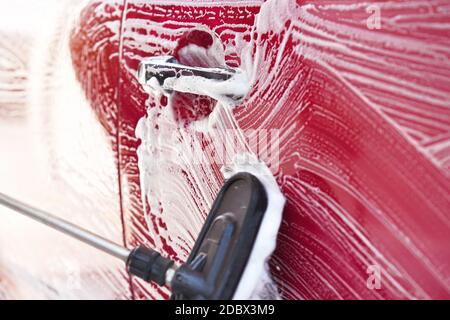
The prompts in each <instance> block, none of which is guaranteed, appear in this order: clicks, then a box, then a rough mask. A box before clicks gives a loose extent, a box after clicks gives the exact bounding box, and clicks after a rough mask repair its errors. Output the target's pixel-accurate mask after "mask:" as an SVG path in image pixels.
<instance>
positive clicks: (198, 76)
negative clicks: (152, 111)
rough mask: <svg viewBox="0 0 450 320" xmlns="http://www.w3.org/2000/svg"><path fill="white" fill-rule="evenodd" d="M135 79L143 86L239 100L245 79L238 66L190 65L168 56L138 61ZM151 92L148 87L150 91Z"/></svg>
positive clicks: (218, 98)
mask: <svg viewBox="0 0 450 320" xmlns="http://www.w3.org/2000/svg"><path fill="white" fill-rule="evenodd" d="M138 80H139V83H140V84H141V85H142V86H143V87H144V88H148V87H150V89H153V90H155V89H162V90H163V91H164V92H165V93H167V94H171V93H172V92H173V91H178V92H185V93H193V94H199V95H206V96H210V97H212V98H214V99H216V100H221V99H222V98H224V97H225V98H227V99H231V100H233V101H239V100H241V99H242V98H244V96H245V95H246V93H247V92H248V81H247V79H246V77H245V75H244V74H243V72H242V71H241V70H239V69H231V68H204V67H191V66H186V65H183V64H180V63H178V61H177V60H176V58H174V57H172V56H156V57H150V58H146V59H144V60H142V61H141V63H140V64H139V68H138ZM150 91H151V90H150Z"/></svg>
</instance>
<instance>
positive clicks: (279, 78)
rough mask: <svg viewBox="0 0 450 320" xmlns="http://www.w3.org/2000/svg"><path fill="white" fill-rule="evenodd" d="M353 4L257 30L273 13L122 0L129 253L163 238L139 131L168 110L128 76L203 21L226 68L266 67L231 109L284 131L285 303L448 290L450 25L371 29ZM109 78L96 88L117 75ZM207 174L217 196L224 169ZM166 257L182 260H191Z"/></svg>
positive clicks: (393, 20) (280, 273)
mask: <svg viewBox="0 0 450 320" xmlns="http://www.w3.org/2000/svg"><path fill="white" fill-rule="evenodd" d="M150 3H151V2H150ZM355 3H356V2H349V1H321V2H317V1H314V2H311V3H309V2H306V1H305V2H301V3H297V4H295V3H294V2H291V3H290V8H289V10H288V12H286V10H284V9H283V8H282V6H280V7H279V9H276V6H274V7H273V8H272V10H273V11H275V12H271V14H272V16H269V17H264V16H261V17H260V18H259V19H260V20H259V21H260V25H257V24H256V23H255V19H258V18H257V17H258V15H259V12H260V10H266V11H267V10H269V11H270V8H269V9H267V8H266V9H260V4H252V5H250V4H246V2H244V1H242V2H240V1H237V2H236V3H234V4H232V5H220V4H215V3H214V4H208V5H206V4H205V5H200V4H197V5H195V6H193V5H190V4H176V5H175V4H174V5H172V4H170V3H168V4H164V5H152V4H149V2H148V1H145V2H140V1H128V3H127V4H126V6H125V11H124V16H123V17H122V35H121V41H122V51H121V52H120V56H121V58H120V81H119V89H118V90H119V91H118V93H117V97H118V121H119V125H118V126H117V130H118V132H117V134H118V143H119V146H118V150H119V171H120V179H121V186H122V187H121V192H122V214H123V220H124V234H125V240H126V244H127V245H128V246H132V245H135V244H137V243H140V242H149V243H150V244H154V237H155V236H154V235H151V234H150V233H149V231H148V230H149V229H151V228H150V226H149V225H148V224H149V223H150V224H155V225H160V226H161V224H163V223H164V221H157V220H158V219H156V218H154V219H153V218H151V217H152V213H151V212H143V209H142V208H143V204H142V203H141V194H140V187H139V172H138V170H139V169H138V167H137V155H136V148H137V147H138V146H139V144H140V141H138V139H136V138H135V135H134V129H135V127H136V124H137V121H138V120H139V119H140V118H141V117H143V116H145V113H146V112H145V108H146V107H151V108H152V107H153V108H154V107H160V108H164V106H165V105H166V103H163V104H161V105H158V104H155V102H152V98H151V97H150V98H149V97H148V95H147V94H145V93H144V92H143V91H142V90H141V89H140V87H139V85H138V84H137V82H136V79H135V76H134V72H135V70H136V68H137V65H138V63H139V60H140V59H141V58H143V57H147V56H153V55H161V54H175V55H176V54H177V52H178V51H177V49H176V48H177V46H182V45H183V42H184V41H186V32H188V31H189V30H192V29H195V28H204V27H207V28H208V29H210V30H212V31H213V32H215V34H216V35H217V36H218V37H219V39H220V40H221V41H222V43H223V44H224V47H225V52H227V57H226V60H227V62H228V63H229V64H230V65H231V66H236V65H239V63H240V59H239V58H238V57H239V53H240V50H241V49H242V47H244V46H252V50H251V52H252V53H253V55H254V58H255V60H256V58H258V60H256V61H257V62H256V63H257V66H256V69H257V72H256V74H257V77H256V79H257V80H256V82H255V83H254V84H253V88H252V90H251V92H250V94H249V96H248V97H247V98H246V99H245V100H244V101H243V103H242V104H241V105H239V106H238V107H237V108H236V109H235V110H234V116H235V118H236V120H237V123H238V124H239V126H240V128H242V129H247V128H255V129H261V128H265V129H273V128H276V129H279V130H280V131H281V132H283V133H287V132H289V133H288V135H287V136H284V137H283V138H282V143H281V148H280V152H281V153H280V165H279V169H278V170H277V171H275V172H274V174H275V175H276V177H277V180H278V183H279V184H280V186H281V188H282V190H283V192H284V194H285V195H286V198H287V206H286V209H285V212H284V219H283V223H282V228H281V231H280V235H279V239H278V249H277V251H276V253H275V255H274V257H273V259H272V262H271V266H272V272H273V274H274V276H275V279H276V282H277V283H278V285H279V288H280V290H281V292H282V295H283V297H284V298H290V299H292V298H304V299H317V298H325V299H335V298H348V299H349V298H449V297H450V287H449V286H450V284H449V281H448V279H449V276H450V251H449V250H448V244H449V243H450V217H449V212H450V193H449V191H450V182H449V179H448V175H449V171H448V165H449V159H450V152H449V151H450V149H449V147H448V146H449V143H448V142H449V138H450V136H449V129H450V115H449V107H450V106H449V103H448V101H449V98H450V96H449V92H448V87H449V84H450V80H449V79H450V63H449V51H448V50H449V38H448V32H449V30H448V29H445V28H446V27H443V28H438V27H437V26H438V25H440V24H441V25H442V26H443V24H444V23H445V22H446V21H448V18H449V16H448V14H445V13H444V11H441V12H442V13H439V14H438V13H437V12H440V11H439V10H440V9H442V8H443V7H445V1H433V2H429V1H413V2H411V1H403V2H402V1H386V2H384V3H383V4H382V8H381V14H382V26H383V27H382V29H380V30H369V29H367V26H366V24H365V21H366V19H367V17H368V16H369V13H367V12H366V10H365V9H366V7H367V5H362V4H360V5H355ZM334 4H338V5H340V7H339V6H334ZM266 5H267V6H269V5H270V4H266ZM425 9H427V11H424V10H425ZM276 10H279V12H276ZM422 12H423V14H422V15H420V13H422ZM264 14H266V15H267V12H266V13H264ZM400 17H401V18H400ZM275 18H276V19H279V20H278V21H277V24H278V25H281V27H278V29H274V27H273V26H272V25H271V23H272V22H273V21H270V20H271V19H275ZM264 19H267V21H265V20H264ZM264 24H265V25H267V26H268V28H267V30H264V28H263V27H264ZM260 30H261V31H260ZM237 37H242V38H243V39H240V40H239V41H237V40H236V39H237ZM180 39H181V40H180ZM195 41H197V40H195V39H194V40H193V42H195ZM208 41H209V40H208V39H206V40H204V39H201V40H200V44H202V45H204V44H205V43H207V42H208ZM236 43H237V44H236ZM239 46H241V47H239ZM257 54H259V55H260V56H259V57H256V55H257ZM198 64H199V63H198ZM105 71H106V73H105V74H102V73H100V74H96V75H95V77H93V79H96V77H101V78H102V77H110V76H111V74H110V73H109V72H108V71H109V68H107V69H105ZM115 74H116V72H115V71H113V77H114V76H115ZM115 90H117V88H116V89H115ZM102 94H104V92H102ZM147 99H149V100H148V101H147V102H146V100H147ZM187 101H188V103H183V104H182V105H189V103H193V104H195V101H194V100H189V99H188V100H187ZM175 105H176V104H175ZM94 107H95V105H94ZM193 107H194V108H195V105H194V106H193ZM273 110H276V113H275V114H272V113H271V112H272V111H273ZM99 111H100V112H99V113H98V115H99V118H100V119H104V118H103V117H105V116H107V115H108V112H106V113H104V112H101V111H102V110H99ZM194 114H195V112H194ZM216 138H217V139H220V137H216ZM167 174H168V175H170V174H171V173H170V172H167ZM213 179H214V180H216V181H217V183H216V184H215V185H214V186H215V189H217V186H219V185H220V181H221V176H220V173H218V172H217V171H216V176H215V177H213ZM193 183H194V184H195V182H193ZM215 191H216V190H215ZM212 192H214V190H212ZM199 201H202V199H199ZM204 213H206V212H204ZM146 215H147V217H150V218H149V219H146ZM162 220H164V219H162ZM162 228H164V226H162ZM156 229H158V227H156ZM186 229H188V230H192V229H194V230H192V232H193V234H195V228H192V227H191V226H189V225H186ZM169 231H170V230H169ZM170 236H171V237H176V235H173V234H171V235H170ZM190 246H192V241H191V240H190V242H189V243H188V244H187V245H186V248H187V250H188V249H189V247H190ZM161 249H162V250H163V251H165V253H166V254H168V255H169V256H171V257H173V258H176V259H177V258H178V259H179V260H183V259H184V258H185V257H186V254H187V253H186V252H184V251H183V250H180V248H176V247H175V248H174V247H172V246H171V245H170V244H168V243H166V244H165V245H163V246H162V248H161ZM371 265H377V266H379V267H380V268H381V270H382V280H381V289H378V290H371V289H369V288H368V287H367V278H368V276H369V275H368V274H367V268H368V267H369V266H371ZM132 288H133V291H134V294H135V297H139V298H141V297H156V298H157V297H165V296H166V294H167V291H164V290H163V291H161V290H160V289H158V288H156V287H152V286H149V285H147V284H143V283H141V282H140V281H138V280H133V284H132Z"/></svg>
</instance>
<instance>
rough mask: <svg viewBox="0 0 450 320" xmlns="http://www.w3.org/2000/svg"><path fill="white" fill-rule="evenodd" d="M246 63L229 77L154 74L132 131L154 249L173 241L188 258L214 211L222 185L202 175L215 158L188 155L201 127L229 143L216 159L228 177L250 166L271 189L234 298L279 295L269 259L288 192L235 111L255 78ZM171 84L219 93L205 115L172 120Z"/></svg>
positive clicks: (195, 150) (196, 146) (210, 172)
mask: <svg viewBox="0 0 450 320" xmlns="http://www.w3.org/2000/svg"><path fill="white" fill-rule="evenodd" d="M183 50H184V51H185V52H184V54H183V56H189V52H191V53H192V54H196V55H198V51H199V50H204V49H199V48H196V46H195V45H190V46H188V47H187V48H184V49H183ZM211 50H216V49H214V48H213V49H211ZM214 55H216V56H217V53H208V52H206V53H204V54H203V55H202V56H214ZM222 59H223V57H222V58H220V59H219V60H221V61H219V62H220V63H218V65H220V66H223V65H225V62H224V61H222ZM249 65H251V63H249V61H247V62H246V63H245V64H244V65H243V69H236V74H235V75H234V76H233V77H231V78H230V79H229V80H227V81H215V80H205V79H203V78H200V77H193V76H181V77H180V78H176V77H174V78H169V79H166V80H165V82H164V84H163V85H162V86H161V85H160V84H159V82H158V81H157V80H156V79H154V78H152V79H149V80H148V81H147V86H146V87H145V89H146V91H147V92H148V93H149V94H150V97H149V100H148V102H147V105H148V106H150V105H152V107H148V108H147V116H145V117H143V118H141V119H140V121H139V123H138V125H137V126H136V130H135V131H136V137H138V138H140V139H141V145H140V146H139V148H138V150H137V154H138V166H139V171H140V183H141V189H142V200H143V203H144V204H145V203H146V201H148V203H149V205H150V208H151V215H152V216H151V217H147V224H148V226H149V229H150V232H151V233H152V235H153V238H154V242H155V249H156V250H163V248H164V247H165V246H166V245H169V246H171V247H172V248H173V249H174V250H175V251H176V252H177V254H178V255H179V258H180V259H181V260H185V259H186V258H187V256H188V254H189V248H190V247H192V245H193V243H194V242H195V240H196V239H195V236H196V234H198V232H199V231H200V229H201V227H202V225H203V223H204V219H203V218H201V217H202V215H204V213H205V212H208V211H209V208H210V206H211V205H212V202H213V200H214V196H215V191H216V190H217V189H218V188H219V187H220V186H218V185H205V181H203V178H202V177H204V176H214V175H215V171H214V166H215V165H217V163H209V162H207V163H203V164H201V165H200V166H197V164H193V163H192V158H190V156H189V155H192V154H200V155H201V154H204V153H205V150H204V147H203V146H202V145H201V143H198V142H199V141H194V143H192V139H193V138H194V140H195V136H196V134H197V133H199V132H201V133H202V134H205V135H206V136H207V137H208V138H210V139H211V141H212V142H213V145H214V146H213V148H215V150H217V149H218V148H219V146H220V145H225V148H226V149H227V153H230V154H229V155H228V156H229V159H232V160H231V161H227V162H225V164H224V165H220V166H219V168H220V167H222V168H221V171H222V173H223V175H224V176H225V177H229V176H230V175H232V174H235V173H237V172H242V171H245V172H249V173H252V174H253V175H255V176H256V177H257V178H258V179H259V180H260V181H261V182H262V184H263V185H264V187H265V189H266V191H267V194H268V208H267V213H266V215H265V217H264V219H263V221H262V224H261V226H260V230H259V232H258V235H257V238H256V241H255V246H254V250H253V251H252V253H251V255H250V257H249V261H248V263H247V266H246V268H245V270H244V273H243V275H242V278H241V279H242V280H241V282H240V284H239V286H238V288H237V291H236V293H235V295H234V298H235V299H269V298H270V299H277V298H280V296H279V293H278V290H277V287H276V285H275V284H274V282H273V281H272V279H271V276H270V271H269V266H268V259H269V258H270V255H271V254H272V252H273V250H274V249H275V245H276V237H277V234H278V229H279V226H280V223H281V216H282V211H283V207H284V203H285V198H284V196H283V195H282V193H281V191H280V189H279V187H278V185H277V183H276V181H275V178H274V177H273V175H272V173H271V171H270V170H269V168H268V167H267V166H266V165H265V163H263V162H261V161H259V160H258V158H257V157H256V156H255V155H253V154H252V153H250V150H249V148H248V146H247V145H246V142H245V141H244V140H245V139H243V138H242V130H241V129H240V127H239V125H238V123H237V122H236V120H235V118H234V116H233V113H232V109H233V108H234V106H235V105H236V101H234V100H233V99H230V96H246V95H247V93H248V92H249V90H250V88H251V84H252V81H251V80H249V79H252V78H253V75H252V72H253V70H252V68H249V67H248V66H249ZM167 87H172V88H174V89H176V91H181V92H190V93H196V94H201V95H207V96H210V97H213V98H214V99H216V100H217V103H216V105H215V107H214V109H213V112H212V113H211V114H210V115H209V116H208V117H207V118H205V119H203V120H199V121H194V122H191V123H190V125H189V126H188V127H183V126H180V125H179V124H178V123H177V120H176V119H175V116H174V112H173V108H172V101H171V98H170V95H169V96H168V99H167V100H168V103H167V105H166V106H162V105H160V104H159V101H160V100H161V99H160V97H161V95H167V91H166V90H165V89H166V88H167ZM229 128H232V131H231V132H230V131H226V130H227V129H229ZM224 132H226V134H224ZM227 134H231V135H233V139H229V141H234V143H237V144H238V146H237V147H236V146H232V145H229V144H228V143H229V142H228V140H227V138H230V137H228V136H227ZM242 150H244V151H242ZM209 160H211V159H209ZM219 180H220V179H219ZM211 183H213V184H217V181H216V180H214V179H213V180H212V181H211ZM199 199H200V200H199ZM199 203H200V204H202V205H201V207H199ZM144 209H145V208H144ZM144 211H145V210H144ZM154 218H157V219H162V220H163V221H164V225H165V227H164V228H161V227H160V226H159V225H158V224H157V223H155V222H154V221H152V220H153V219H154Z"/></svg>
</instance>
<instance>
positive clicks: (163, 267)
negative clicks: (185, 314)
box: [0, 193, 176, 285]
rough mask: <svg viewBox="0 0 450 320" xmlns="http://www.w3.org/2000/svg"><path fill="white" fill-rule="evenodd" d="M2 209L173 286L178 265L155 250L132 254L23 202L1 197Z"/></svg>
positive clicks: (141, 249) (136, 272)
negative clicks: (27, 218) (75, 240)
mask: <svg viewBox="0 0 450 320" xmlns="http://www.w3.org/2000/svg"><path fill="white" fill-rule="evenodd" d="M0 205H3V206H5V207H8V208H10V209H12V210H14V211H16V212H19V213H21V214H23V215H24V216H27V217H29V218H31V219H34V220H36V221H38V222H40V223H42V224H45V225H47V226H49V227H50V228H53V229H55V230H58V231H60V232H62V233H64V234H66V235H69V236H71V237H73V238H75V239H78V240H80V241H82V242H84V243H86V244H88V245H90V246H92V247H95V248H97V249H99V250H101V251H103V252H106V253H108V254H110V255H112V256H114V257H116V258H119V259H120V260H122V261H123V262H125V264H126V266H127V269H128V271H129V272H130V273H131V274H133V275H135V276H137V277H140V278H142V279H144V280H146V281H153V282H156V283H157V284H159V285H165V284H167V285H170V283H171V281H172V277H173V274H174V272H175V270H176V266H175V264H174V262H173V261H172V260H170V259H167V258H164V257H163V256H161V254H160V253H159V252H157V251H155V250H152V249H150V248H147V247H145V246H144V245H140V246H138V247H136V248H134V249H133V250H129V249H127V248H124V247H122V246H119V245H118V244H116V243H114V242H112V241H109V240H107V239H105V238H103V237H101V236H99V235H96V234H93V233H92V232H89V231H87V230H85V229H83V228H80V227H79V226H76V225H74V224H72V223H70V222H68V221H65V220H63V219H60V218H58V217H55V216H54V215H51V214H50V213H47V212H45V211H42V210H39V209H37V208H34V207H31V206H29V205H27V204H25V203H23V202H21V201H18V200H16V199H14V198H11V197H8V196H7V195H5V194H3V193H0Z"/></svg>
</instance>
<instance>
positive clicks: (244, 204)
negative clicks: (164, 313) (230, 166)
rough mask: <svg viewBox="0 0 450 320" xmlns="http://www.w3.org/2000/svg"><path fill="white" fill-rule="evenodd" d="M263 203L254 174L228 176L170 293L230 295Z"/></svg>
mask: <svg viewBox="0 0 450 320" xmlns="http://www.w3.org/2000/svg"><path fill="white" fill-rule="evenodd" d="M266 209H267V194H266V191H265V189H264V186H263V185H262V184H261V182H260V181H259V180H258V178H256V177H255V176H254V175H252V174H250V173H244V172H242V173H238V174H236V175H234V176H232V177H231V178H230V179H228V180H227V181H226V182H225V184H224V186H223V187H222V189H221V190H220V191H219V193H218V195H217V197H216V199H215V201H214V203H213V206H212V209H211V211H210V212H209V214H208V217H207V218H206V221H205V224H204V225H203V228H202V230H201V231H200V234H199V236H198V238H197V241H196V242H195V245H194V247H193V249H192V252H191V254H190V255H189V258H188V260H187V261H186V263H185V264H183V265H182V266H180V268H178V270H177V271H176V273H175V275H174V277H173V280H172V283H171V287H172V293H173V294H172V299H208V300H229V299H232V298H233V295H234V292H235V291H236V288H237V286H238V284H239V281H240V280H241V276H242V273H243V272H244V269H245V266H246V264H247V261H248V259H249V256H250V254H251V252H252V249H253V245H254V243H255V240H256V236H257V234H258V231H259V227H260V225H261V222H262V220H263V217H264V214H265V212H266Z"/></svg>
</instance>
